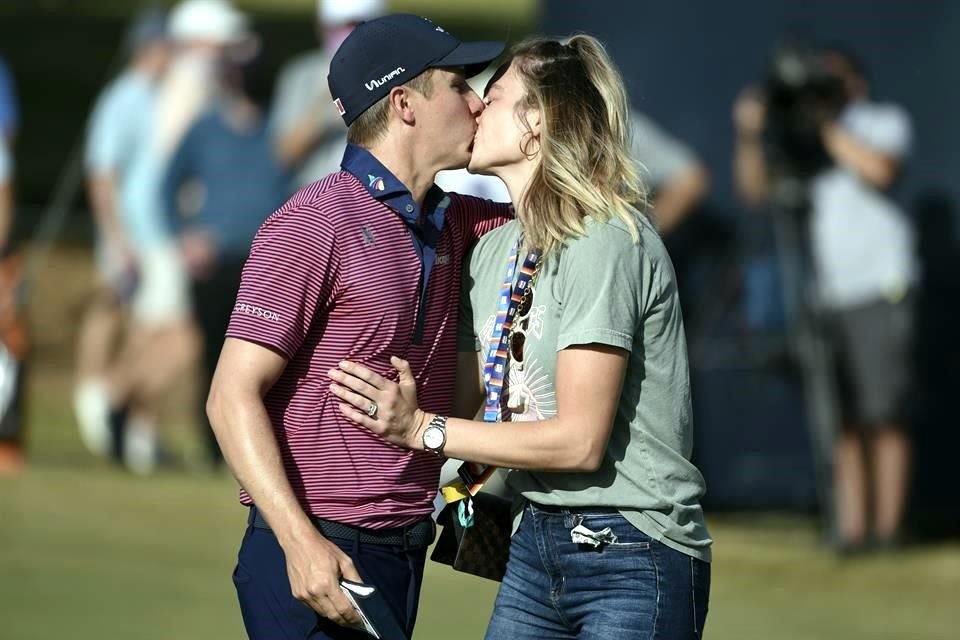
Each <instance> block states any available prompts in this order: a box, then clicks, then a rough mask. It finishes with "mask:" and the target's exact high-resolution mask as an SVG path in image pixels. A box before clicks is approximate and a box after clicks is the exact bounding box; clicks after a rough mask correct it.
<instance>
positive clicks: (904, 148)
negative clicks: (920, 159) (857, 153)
mask: <svg viewBox="0 0 960 640" xmlns="http://www.w3.org/2000/svg"><path fill="white" fill-rule="evenodd" d="M870 115H871V116H872V117H870V118H863V122H862V123H858V124H859V125H860V126H859V127H858V133H859V134H860V135H861V136H862V138H863V141H864V142H865V143H866V144H867V145H869V146H870V147H871V148H873V149H874V150H876V151H879V152H881V153H885V154H888V155H890V156H893V157H895V158H903V157H905V156H907V155H908V154H909V153H910V146H911V144H912V141H913V126H912V124H911V122H910V116H909V115H907V112H906V111H904V110H903V109H901V108H900V107H898V106H894V105H889V106H885V107H882V108H879V109H877V110H876V112H874V113H872V114H870Z"/></svg>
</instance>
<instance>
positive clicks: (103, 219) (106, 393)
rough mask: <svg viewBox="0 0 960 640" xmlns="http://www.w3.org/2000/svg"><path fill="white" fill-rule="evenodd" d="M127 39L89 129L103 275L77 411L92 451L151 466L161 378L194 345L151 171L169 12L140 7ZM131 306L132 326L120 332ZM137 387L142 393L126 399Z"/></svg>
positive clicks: (132, 465) (82, 342)
mask: <svg viewBox="0 0 960 640" xmlns="http://www.w3.org/2000/svg"><path fill="white" fill-rule="evenodd" d="M127 44H128V47H129V49H130V51H131V58H130V62H129V64H128V66H127V68H126V69H125V70H124V71H123V72H122V73H121V74H120V75H119V76H118V77H117V78H116V79H114V80H113V81H112V82H111V83H110V84H109V85H108V86H107V87H106V89H104V91H103V92H102V94H101V95H100V97H99V98H98V99H97V102H96V104H95V106H94V109H93V112H92V114H91V116H90V121H89V127H88V132H87V140H86V148H85V153H84V167H85V172H86V176H87V190H88V195H89V200H90V205H91V209H92V212H93V215H94V219H95V226H96V256H97V268H98V275H99V278H98V279H99V283H98V287H97V293H96V295H95V296H94V298H93V300H92V301H91V304H90V306H89V308H88V310H87V312H86V314H85V315H84V318H83V320H82V323H81V327H80V331H79V336H78V358H77V360H78V366H77V385H76V388H75V391H74V411H75V414H76V417H77V423H78V426H79V427H80V434H81V437H82V439H83V441H84V443H85V444H86V445H87V447H88V448H89V449H90V450H91V451H92V452H93V453H95V454H97V455H112V456H113V457H114V458H115V459H117V460H118V461H122V462H123V463H124V465H125V466H127V468H129V469H131V470H133V471H137V472H141V473H146V472H149V471H150V470H152V469H153V466H154V463H155V459H156V448H157V446H156V441H157V438H156V433H155V431H156V430H155V422H156V412H157V409H156V405H157V402H156V400H159V397H158V396H159V395H160V393H161V390H162V389H164V387H165V384H164V381H165V380H169V379H175V378H176V377H178V376H179V369H182V365H181V364H180V363H181V361H185V360H186V359H187V358H185V357H180V356H179V355H178V354H187V355H191V353H192V352H191V348H190V345H189V344H188V342H189V339H188V338H187V335H188V329H189V326H188V325H187V323H186V321H188V320H189V316H188V315H187V305H186V303H185V298H186V295H185V293H183V294H181V295H179V296H178V295H177V291H178V287H177V286H176V282H175V281H172V279H171V277H170V276H169V275H168V274H169V273H171V270H170V269H168V268H167V267H166V265H168V264H175V262H171V261H170V260H169V259H165V256H169V255H170V254H171V251H170V250H169V249H168V250H167V251H166V253H164V252H163V249H162V248H161V249H160V250H157V249H155V246H156V244H157V242H159V241H160V240H162V238H163V237H166V238H169V234H168V233H166V234H161V232H162V231H163V227H162V218H161V217H160V215H159V214H158V213H157V212H158V211H159V206H158V203H157V200H158V199H159V195H158V189H157V187H156V183H157V179H156V178H154V177H152V176H153V175H154V174H156V173H158V172H159V169H158V164H157V160H156V154H155V150H154V147H155V141H154V138H155V135H154V128H155V127H154V124H155V119H154V112H155V109H154V108H155V104H156V99H157V88H158V86H159V83H160V81H161V79H162V78H163V75H164V73H165V71H166V68H167V64H168V60H169V53H170V47H169V42H168V39H167V35H166V19H165V16H164V15H163V14H162V13H159V12H156V11H148V12H145V13H144V14H142V15H141V16H140V17H139V18H138V19H137V20H136V21H135V22H134V24H133V27H132V28H131V30H130V32H129V34H128V42H127ZM173 273H176V271H175V270H173ZM179 290H183V287H182V286H181V287H179ZM127 311H129V312H130V320H131V323H130V331H129V332H127V333H128V335H126V336H121V335H120V331H119V329H120V326H121V324H122V323H121V320H122V319H123V316H124V315H125V313H126V312H127ZM171 327H173V329H172V330H168V329H170V328H171ZM118 343H120V348H117V345H118ZM150 350H154V352H153V353H152V354H151V353H148V351H150ZM144 363H147V364H149V367H146V366H144ZM171 371H177V373H176V375H173V374H171ZM144 390H153V391H152V392H151V393H146V392H145V391H144ZM134 397H136V398H138V400H137V402H136V403H133V402H132V401H130V400H129V399H130V398H134ZM111 416H112V418H113V422H114V424H111ZM124 416H128V417H129V420H127V419H125V417H124ZM128 424H129V425H130V426H129V428H128Z"/></svg>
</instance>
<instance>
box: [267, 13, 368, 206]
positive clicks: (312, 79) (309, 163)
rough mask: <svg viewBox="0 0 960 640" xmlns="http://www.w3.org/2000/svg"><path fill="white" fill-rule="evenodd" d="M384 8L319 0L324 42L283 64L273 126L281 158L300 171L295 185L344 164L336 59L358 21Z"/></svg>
mask: <svg viewBox="0 0 960 640" xmlns="http://www.w3.org/2000/svg"><path fill="white" fill-rule="evenodd" d="M384 9H385V7H384V3H383V0H319V1H318V3H317V25H316V28H317V36H318V38H319V39H320V41H321V42H322V43H323V46H322V47H321V48H318V49H316V50H314V51H311V52H309V53H306V54H303V55H301V56H300V57H297V58H295V59H293V60H292V61H290V62H289V63H287V65H286V66H285V67H284V68H283V69H282V70H281V72H280V77H279V80H278V81H277V88H276V92H275V95H274V103H273V111H272V114H271V121H270V129H271V131H272V132H273V135H274V137H275V138H274V139H275V145H276V149H277V157H278V158H279V159H280V162H281V163H283V165H284V166H286V167H288V168H290V169H291V170H292V171H295V172H296V175H295V177H294V184H293V185H291V186H292V187H293V189H291V190H296V189H298V188H300V187H302V186H304V185H306V184H309V183H311V182H313V181H314V180H318V179H320V178H322V177H323V176H325V175H327V174H328V173H332V172H334V171H339V170H340V160H341V159H342V157H343V150H344V148H345V147H346V135H347V130H346V127H344V126H343V120H342V119H341V118H340V114H339V113H337V110H336V109H335V108H334V107H333V98H332V97H330V89H329V88H328V86H327V74H328V73H329V72H330V59H331V58H332V57H333V54H334V53H335V52H336V50H337V49H338V48H339V47H340V44H341V43H342V42H343V41H344V40H345V39H346V37H347V36H348V35H349V34H350V32H351V31H352V30H353V28H354V27H355V26H356V25H357V24H359V23H360V22H363V21H365V20H371V19H373V18H376V17H377V16H379V15H381V14H382V13H383V11H384Z"/></svg>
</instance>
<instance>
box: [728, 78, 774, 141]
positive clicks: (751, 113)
mask: <svg viewBox="0 0 960 640" xmlns="http://www.w3.org/2000/svg"><path fill="white" fill-rule="evenodd" d="M733 124H734V125H735V126H736V128H737V133H738V134H739V135H740V136H743V137H747V138H756V137H759V136H760V135H762V134H763V131H764V129H766V126H767V103H766V100H765V99H764V96H763V92H762V91H761V90H760V89H758V88H756V87H747V88H746V89H744V90H743V91H741V92H740V95H739V96H738V97H737V101H736V102H735V103H734V105H733Z"/></svg>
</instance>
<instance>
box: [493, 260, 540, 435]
mask: <svg viewBox="0 0 960 640" xmlns="http://www.w3.org/2000/svg"><path fill="white" fill-rule="evenodd" d="M519 245H520V242H519V241H517V244H516V245H515V246H514V247H513V249H511V250H510V257H509V258H507V275H506V276H504V279H503V286H502V287H501V288H500V307H499V309H497V319H496V322H494V324H493V335H492V336H491V338H490V348H489V350H488V351H487V361H486V364H484V366H483V379H484V382H485V383H486V388H487V396H486V401H485V402H484V406H483V421H484V422H496V421H497V420H499V418H500V398H501V396H502V395H503V379H504V376H505V375H506V369H507V355H508V354H509V353H510V329H511V328H512V327H513V321H514V318H515V317H516V315H517V310H518V309H519V308H520V302H521V301H522V300H523V293H524V291H526V290H527V287H528V286H529V285H530V280H531V279H532V278H533V274H534V273H535V272H536V270H537V264H538V262H539V261H540V251H538V250H536V249H531V250H530V251H529V252H528V253H527V255H526V257H525V258H524V260H523V265H522V266H521V267H520V273H519V274H518V275H517V283H516V284H514V283H513V275H514V272H515V269H516V267H517V251H518V248H519ZM498 335H499V339H497V336H498Z"/></svg>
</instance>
